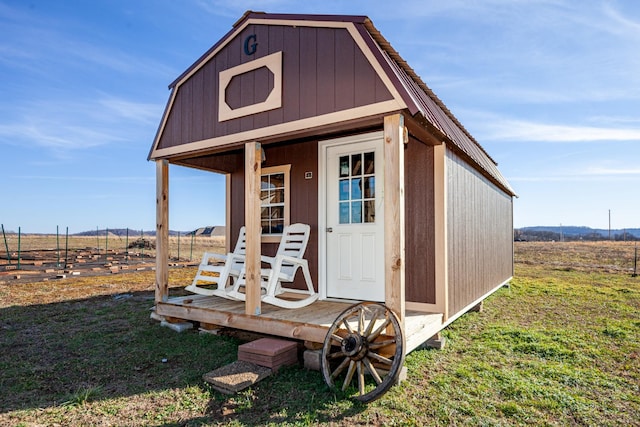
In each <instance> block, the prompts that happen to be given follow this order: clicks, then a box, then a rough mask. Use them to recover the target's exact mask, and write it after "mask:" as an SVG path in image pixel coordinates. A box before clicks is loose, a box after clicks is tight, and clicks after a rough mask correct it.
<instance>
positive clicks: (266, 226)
mask: <svg viewBox="0 0 640 427" xmlns="http://www.w3.org/2000/svg"><path fill="white" fill-rule="evenodd" d="M262 234H269V221H262Z"/></svg>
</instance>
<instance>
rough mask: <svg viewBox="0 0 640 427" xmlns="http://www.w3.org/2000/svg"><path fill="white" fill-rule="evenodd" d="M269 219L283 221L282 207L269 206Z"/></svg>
mask: <svg viewBox="0 0 640 427" xmlns="http://www.w3.org/2000/svg"><path fill="white" fill-rule="evenodd" d="M269 217H270V218H271V219H284V206H271V214H270V216H269Z"/></svg>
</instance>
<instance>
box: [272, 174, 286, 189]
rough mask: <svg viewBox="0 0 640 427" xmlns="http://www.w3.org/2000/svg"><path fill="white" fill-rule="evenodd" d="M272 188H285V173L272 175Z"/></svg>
mask: <svg viewBox="0 0 640 427" xmlns="http://www.w3.org/2000/svg"><path fill="white" fill-rule="evenodd" d="M269 180H270V184H271V185H270V188H284V174H283V173H275V174H273V175H270V177H269Z"/></svg>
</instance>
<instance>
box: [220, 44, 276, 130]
mask: <svg viewBox="0 0 640 427" xmlns="http://www.w3.org/2000/svg"><path fill="white" fill-rule="evenodd" d="M262 67H267V69H269V71H271V73H272V74H273V89H271V92H270V93H269V96H267V99H265V100H264V101H262V102H258V103H255V104H251V105H245V106H244V107H240V108H235V109H234V108H231V107H230V106H229V104H227V99H226V93H227V86H229V83H231V79H233V78H234V77H235V76H239V75H241V74H244V73H247V72H249V71H253V70H257V69H258V68H262ZM280 107H282V51H280V52H276V53H272V54H271V55H267V56H263V57H262V58H259V59H256V60H254V61H251V62H245V63H244V64H240V65H237V66H235V67H232V68H229V69H227V70H224V71H220V73H219V74H218V121H219V122H223V121H225V120H231V119H235V118H238V117H244V116H249V115H251V114H256V113H261V112H263V111H269V110H274V109H276V108H280Z"/></svg>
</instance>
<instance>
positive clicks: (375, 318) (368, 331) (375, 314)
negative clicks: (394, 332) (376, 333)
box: [362, 310, 378, 342]
mask: <svg viewBox="0 0 640 427" xmlns="http://www.w3.org/2000/svg"><path fill="white" fill-rule="evenodd" d="M371 313H372V315H373V316H372V317H371V319H370V320H369V325H367V329H366V330H365V331H364V333H363V334H362V335H363V336H365V337H367V338H368V337H369V336H370V335H371V331H372V330H373V327H374V326H375V325H376V322H377V321H378V310H371ZM369 342H371V340H369Z"/></svg>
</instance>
